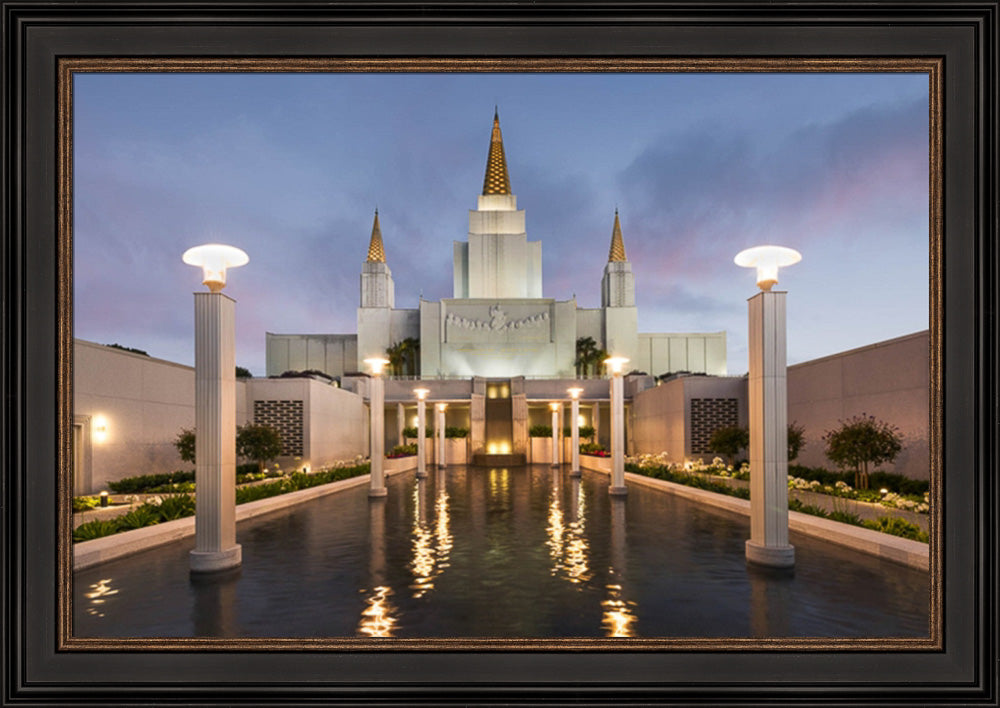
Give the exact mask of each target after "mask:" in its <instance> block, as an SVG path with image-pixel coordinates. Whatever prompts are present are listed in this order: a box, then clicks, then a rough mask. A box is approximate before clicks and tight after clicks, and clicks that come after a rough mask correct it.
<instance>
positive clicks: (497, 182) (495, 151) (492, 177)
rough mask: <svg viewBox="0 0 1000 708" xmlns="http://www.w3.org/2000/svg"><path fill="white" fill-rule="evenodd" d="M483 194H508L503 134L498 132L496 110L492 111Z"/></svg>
mask: <svg viewBox="0 0 1000 708" xmlns="http://www.w3.org/2000/svg"><path fill="white" fill-rule="evenodd" d="M483 194H510V178H509V177H508V176H507V158H506V157H504V154H503V136H502V135H501V134H500V114H499V112H498V111H496V110H494V112H493V134H492V135H491V136H490V154H489V157H487V158H486V177H485V179H483Z"/></svg>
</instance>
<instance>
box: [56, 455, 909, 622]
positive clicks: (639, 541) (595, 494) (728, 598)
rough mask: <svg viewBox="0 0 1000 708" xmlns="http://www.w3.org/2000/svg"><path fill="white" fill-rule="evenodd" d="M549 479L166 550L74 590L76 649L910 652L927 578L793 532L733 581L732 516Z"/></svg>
mask: <svg viewBox="0 0 1000 708" xmlns="http://www.w3.org/2000/svg"><path fill="white" fill-rule="evenodd" d="M607 485H608V479H607V477H606V476H604V475H596V474H591V473H589V472H584V473H583V478H582V480H581V479H572V478H570V477H569V475H568V473H567V471H566V470H565V469H563V470H561V471H555V472H553V471H551V470H550V469H549V468H548V467H547V466H534V467H520V468H511V469H509V470H507V469H486V468H476V467H469V468H465V467H452V468H449V469H447V470H446V471H436V470H432V471H431V472H430V476H429V477H428V478H427V479H426V480H421V481H417V480H416V479H415V478H414V476H413V474H412V473H409V474H404V475H398V476H396V477H393V478H392V479H390V480H389V481H388V484H387V486H388V488H389V496H388V498H386V499H384V500H381V501H376V502H371V501H369V500H368V497H367V488H366V487H358V488H355V489H351V490H348V491H346V492H343V493H338V494H333V495H330V496H327V497H324V498H321V499H317V500H315V501H312V502H308V503H305V504H303V505H300V506H298V507H294V508H292V509H290V510H285V511H281V512H276V513H275V514H273V515H269V516H266V517H263V518H259V519H255V520H251V521H248V522H245V523H242V524H240V525H239V526H238V528H237V537H238V540H239V542H240V543H241V544H242V545H243V566H242V568H241V569H240V570H239V571H236V572H234V573H229V574H226V575H223V576H221V577H213V578H204V579H198V578H192V577H191V576H190V574H189V572H188V551H189V550H190V548H191V544H192V541H191V540H190V539H189V540H185V541H179V542H176V543H173V544H170V545H168V546H162V547H160V548H157V549H153V550H150V551H147V552H144V553H142V554H139V555H134V556H130V557H128V558H123V559H121V560H119V561H114V562H111V563H107V564H104V565H102V566H99V567H97V568H92V569H88V570H85V571H80V572H78V573H76V574H75V579H74V622H75V627H74V633H75V635H76V636H79V637H186V636H215V637H247V636H250V637H356V636H361V637H364V636H395V637H415V638H419V637H518V638H536V637H543V638H560V637H604V636H639V637H767V636H769V637H781V636H790V637H926V636H927V635H928V608H929V579H928V574H927V573H926V572H922V571H917V570H913V569H910V568H906V567H903V566H900V565H897V564H894V563H891V562H888V561H880V560H878V559H876V558H872V557H870V556H867V555H862V554H858V553H853V552H851V551H848V550H846V549H843V548H841V547H839V546H836V545H833V544H829V543H824V542H822V541H817V540H814V539H809V538H804V537H802V536H799V535H797V534H794V533H793V534H792V538H791V542H792V543H793V544H794V545H795V547H796V560H797V563H796V567H795V570H794V573H777V574H776V573H767V572H760V571H756V570H754V569H752V568H748V567H747V564H746V562H745V559H744V551H743V544H744V541H745V540H746V538H747V536H748V534H749V520H748V519H747V518H746V517H742V516H738V515H734V514H729V513H727V512H722V511H718V510H714V509H709V508H705V507H702V506H699V505H697V504H693V503H691V502H688V501H685V500H683V499H678V498H676V497H673V496H671V495H669V494H665V493H661V492H659V491H656V490H650V489H641V488H635V487H633V488H632V489H631V490H630V493H629V495H628V497H627V499H625V500H621V499H615V498H611V497H609V495H608V493H607Z"/></svg>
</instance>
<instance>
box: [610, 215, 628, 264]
mask: <svg viewBox="0 0 1000 708" xmlns="http://www.w3.org/2000/svg"><path fill="white" fill-rule="evenodd" d="M627 260H628V258H626V257H625V241H624V239H622V225H621V222H619V221H618V210H617V209H615V228H614V230H613V231H612V232H611V250H610V251H609V252H608V263H614V262H616V261H627Z"/></svg>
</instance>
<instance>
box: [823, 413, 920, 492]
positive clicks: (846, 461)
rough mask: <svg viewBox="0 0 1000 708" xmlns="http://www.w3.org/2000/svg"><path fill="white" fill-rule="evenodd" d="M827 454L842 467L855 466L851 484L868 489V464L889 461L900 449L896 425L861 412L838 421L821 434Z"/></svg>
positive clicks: (901, 445)
mask: <svg viewBox="0 0 1000 708" xmlns="http://www.w3.org/2000/svg"><path fill="white" fill-rule="evenodd" d="M823 441H824V442H825V443H826V456H827V457H828V458H829V459H830V461H831V462H833V463H834V464H835V465H837V466H838V467H840V468H841V469H849V470H854V486H855V487H857V488H860V489H868V466H869V465H873V464H874V465H879V464H882V463H883V462H892V461H893V460H895V459H896V455H898V454H899V451H900V450H902V449H903V436H902V434H901V433H900V432H899V429H898V428H896V427H895V426H894V425H890V424H889V423H886V422H885V421H882V420H878V419H877V418H875V417H874V416H870V415H865V414H864V413H862V414H861V415H859V416H855V417H853V418H850V419H848V420H846V421H841V422H840V427H839V428H837V429H836V430H829V431H827V433H826V434H825V435H824V436H823Z"/></svg>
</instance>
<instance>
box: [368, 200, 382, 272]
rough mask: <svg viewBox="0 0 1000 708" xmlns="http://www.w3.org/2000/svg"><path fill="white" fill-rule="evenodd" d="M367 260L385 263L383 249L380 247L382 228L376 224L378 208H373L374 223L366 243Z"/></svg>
mask: <svg viewBox="0 0 1000 708" xmlns="http://www.w3.org/2000/svg"><path fill="white" fill-rule="evenodd" d="M368 262H369V263H385V249H384V248H383V247H382V228H381V227H380V226H379V225H378V209H376V210H375V223H374V224H372V240H371V243H369V244H368Z"/></svg>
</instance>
